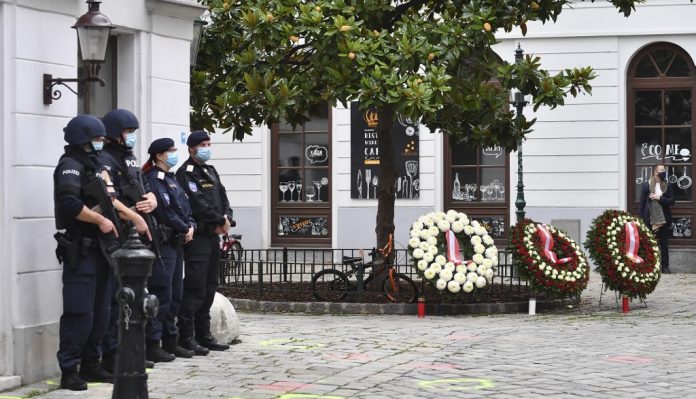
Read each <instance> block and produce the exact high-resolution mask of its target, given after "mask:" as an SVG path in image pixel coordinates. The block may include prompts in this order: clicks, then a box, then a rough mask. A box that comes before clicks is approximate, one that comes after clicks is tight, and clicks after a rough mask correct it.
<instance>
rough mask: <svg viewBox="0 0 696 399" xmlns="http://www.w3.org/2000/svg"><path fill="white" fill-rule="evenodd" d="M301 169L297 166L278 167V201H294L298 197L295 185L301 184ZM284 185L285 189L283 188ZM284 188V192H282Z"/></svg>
mask: <svg viewBox="0 0 696 399" xmlns="http://www.w3.org/2000/svg"><path fill="white" fill-rule="evenodd" d="M301 173H302V169H299V168H293V169H289V168H280V169H278V184H279V187H278V188H279V189H280V194H279V196H278V200H279V201H283V198H284V199H285V201H288V202H296V201H297V199H298V190H297V185H298V184H299V185H300V186H301V185H302V178H301V176H302V175H301ZM283 186H285V189H283ZM283 190H285V192H286V193H285V194H283Z"/></svg>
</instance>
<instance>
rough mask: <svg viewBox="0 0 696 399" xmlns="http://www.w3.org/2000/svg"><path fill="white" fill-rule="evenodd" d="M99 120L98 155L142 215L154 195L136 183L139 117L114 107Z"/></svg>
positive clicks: (113, 329)
mask: <svg viewBox="0 0 696 399" xmlns="http://www.w3.org/2000/svg"><path fill="white" fill-rule="evenodd" d="M102 122H104V126H105V128H106V144H105V145H104V151H102V152H101V153H100V155H99V158H100V160H101V161H102V163H103V164H104V166H105V167H106V168H107V169H108V170H109V173H110V174H111V175H112V176H113V178H114V183H115V184H116V187H117V189H118V192H119V200H120V201H121V202H123V203H124V204H125V205H126V206H128V207H129V208H132V209H135V210H136V211H137V212H140V213H141V214H144V215H145V214H148V213H150V212H152V211H153V210H154V209H155V208H157V200H156V198H155V195H154V194H153V193H152V192H150V190H149V188H148V187H147V186H145V187H143V189H144V192H146V194H145V195H142V196H141V195H140V193H139V189H138V187H137V186H138V184H139V183H138V176H139V175H140V173H141V172H140V167H139V163H138V160H137V158H136V157H135V155H133V147H134V146H135V142H136V140H137V136H136V133H135V131H136V130H137V129H138V128H139V127H140V124H139V122H138V118H136V116H135V115H133V113H132V112H130V111H128V110H125V109H114V110H112V111H109V112H107V113H106V115H104V117H103V118H102ZM152 236H153V238H154V239H159V236H158V232H157V231H153V232H152ZM116 291H118V286H117V284H114V285H113V288H112V295H111V301H112V302H111V305H112V313H111V316H110V321H109V328H108V329H107V332H106V334H105V336H104V342H103V343H102V351H103V353H104V356H103V359H102V363H103V364H104V368H105V369H106V370H107V371H109V372H111V373H113V372H114V366H115V364H116V349H117V347H118V327H117V324H116V322H117V320H118V303H117V302H116Z"/></svg>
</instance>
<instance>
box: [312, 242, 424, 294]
mask: <svg viewBox="0 0 696 399" xmlns="http://www.w3.org/2000/svg"><path fill="white" fill-rule="evenodd" d="M391 242H392V241H391V235H390V239H389V242H388V243H387V245H386V246H385V248H383V249H381V250H379V251H380V252H381V253H383V254H384V253H386V254H387V256H385V257H384V259H388V255H389V254H390V253H391ZM342 262H343V264H344V265H346V266H348V267H349V268H350V270H348V271H347V272H345V273H344V272H342V271H340V270H337V269H324V270H321V271H319V272H317V273H315V274H314V276H312V282H311V290H312V295H313V296H314V297H315V298H316V299H317V300H319V301H340V300H343V299H345V298H346V297H347V296H348V294H349V293H351V292H356V293H359V294H360V293H362V292H363V291H365V290H366V288H367V287H370V286H371V284H372V282H373V280H374V278H375V274H374V273H372V274H370V276H368V277H367V278H366V279H365V280H362V276H364V273H365V270H366V269H369V268H371V267H373V266H376V265H377V264H375V263H374V262H370V263H367V264H366V263H364V262H363V258H362V257H359V256H358V257H350V256H344V257H343V260H342ZM384 265H385V266H387V277H386V278H385V279H384V280H383V281H382V292H383V293H384V295H385V296H386V297H387V299H389V300H390V301H392V302H406V303H412V302H414V301H415V300H416V298H418V287H417V286H416V283H414V282H413V280H412V279H411V278H410V277H408V276H407V275H405V274H403V273H398V272H397V271H396V267H394V265H392V264H384ZM354 276H355V277H356V278H357V280H352V279H351V278H352V277H354Z"/></svg>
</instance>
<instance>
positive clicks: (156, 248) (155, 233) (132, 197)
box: [121, 169, 162, 263]
mask: <svg viewBox="0 0 696 399" xmlns="http://www.w3.org/2000/svg"><path fill="white" fill-rule="evenodd" d="M125 173H128V175H129V176H130V177H131V178H130V179H128V180H129V183H131V184H129V185H128V187H127V188H125V189H123V192H122V193H121V194H123V196H124V197H126V198H127V199H128V201H130V202H132V203H133V204H135V203H137V202H140V201H142V200H143V196H144V195H145V194H146V193H147V192H146V191H145V182H144V181H143V174H142V173H140V171H134V172H133V174H134V175H135V176H133V175H131V172H130V170H128V169H127V170H125ZM133 210H134V211H136V212H138V210H137V209H135V208H134V209H133ZM138 213H139V214H140V216H142V217H143V219H145V224H147V228H148V230H150V235H151V236H152V241H151V242H150V243H151V244H152V252H154V253H155V256H157V259H158V260H159V261H160V263H162V240H161V239H162V236H161V232H160V230H159V226H158V225H157V221H156V220H155V218H154V217H153V216H152V214H151V213H143V212H138Z"/></svg>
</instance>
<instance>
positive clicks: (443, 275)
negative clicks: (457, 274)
mask: <svg viewBox="0 0 696 399" xmlns="http://www.w3.org/2000/svg"><path fill="white" fill-rule="evenodd" d="M440 278H441V279H443V280H445V281H450V280H452V272H451V271H449V270H447V269H445V270H443V271H441V272H440Z"/></svg>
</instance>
